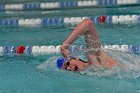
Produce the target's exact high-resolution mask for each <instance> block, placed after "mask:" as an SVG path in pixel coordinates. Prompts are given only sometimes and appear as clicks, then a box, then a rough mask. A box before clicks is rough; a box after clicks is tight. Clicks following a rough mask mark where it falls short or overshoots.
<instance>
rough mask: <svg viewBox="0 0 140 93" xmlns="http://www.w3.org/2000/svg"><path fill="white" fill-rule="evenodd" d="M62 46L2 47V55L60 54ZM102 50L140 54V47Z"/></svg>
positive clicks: (78, 47)
mask: <svg viewBox="0 0 140 93" xmlns="http://www.w3.org/2000/svg"><path fill="white" fill-rule="evenodd" d="M60 48H61V45H58V46H54V45H50V46H0V55H1V56H4V55H17V54H19V53H20V54H25V55H44V54H55V53H57V54H58V53H60ZM85 49H86V47H85V46H84V45H71V46H70V47H69V50H70V52H71V53H74V52H77V51H84V50H85ZM102 50H104V51H107V50H110V51H120V52H127V53H133V54H140V45H104V46H102Z"/></svg>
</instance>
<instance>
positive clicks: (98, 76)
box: [0, 0, 140, 93]
mask: <svg viewBox="0 0 140 93" xmlns="http://www.w3.org/2000/svg"><path fill="white" fill-rule="evenodd" d="M6 1H7V0H6ZM6 1H5V2H6ZM20 1H21V2H24V1H25V2H26V1H28V0H20ZM36 1H37V0H36ZM41 1H44V0H41ZM49 1H50V0H49ZM55 1H56V0H55ZM61 1H66V0H61ZM1 2H4V0H2V1H1ZM7 2H8V1H7ZM14 2H16V0H14ZM130 11H131V12H130ZM79 12H80V13H81V14H79ZM138 13H139V6H128V7H108V8H85V9H69V11H67V10H66V9H62V10H51V11H19V12H18V11H10V12H9V11H5V12H0V14H1V15H0V17H1V18H38V17H55V16H57V17H65V16H68V17H70V16H91V15H92V16H94V15H119V14H138ZM139 25H140V24H135V25H132V24H125V25H122V24H114V25H113V24H98V25H96V28H97V31H98V33H99V37H100V41H101V43H102V45H106V44H110V45H115V44H117V45H124V44H125V45H139V44H140V37H139V35H140V33H139V29H140V26H139ZM74 27H75V25H73V26H68V25H64V26H61V27H46V26H30V27H27V26H8V27H6V26H1V27H0V46H19V45H24V46H35V45H38V46H43V45H55V46H56V45H61V44H62V43H63V41H64V40H65V39H66V38H67V36H68V35H69V34H70V33H71V31H72V30H73V29H74ZM83 41H84V38H83V37H82V36H81V37H80V38H79V39H78V40H76V41H75V42H74V44H77V45H80V44H84V42H83ZM81 52H83V51H81ZM106 53H108V54H109V55H110V56H112V57H113V58H114V59H116V60H117V61H118V62H119V63H120V64H122V66H118V67H114V68H112V69H103V68H100V69H99V68H95V67H90V68H88V69H87V70H85V71H81V72H69V71H64V70H59V69H58V68H56V59H57V58H58V57H60V56H61V54H48V55H47V54H46V55H38V56H33V55H30V56H25V55H23V56H14V57H13V56H0V93H65V92H66V93H94V92H95V93H109V92H110V93H124V92H126V93H140V87H139V86H140V55H139V54H130V53H125V52H118V51H111V50H108V51H106ZM73 55H74V56H79V57H81V58H82V59H84V60H86V57H85V55H84V52H83V54H78V53H77V52H75V53H73Z"/></svg>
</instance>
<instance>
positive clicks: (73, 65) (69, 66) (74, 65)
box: [62, 58, 85, 71]
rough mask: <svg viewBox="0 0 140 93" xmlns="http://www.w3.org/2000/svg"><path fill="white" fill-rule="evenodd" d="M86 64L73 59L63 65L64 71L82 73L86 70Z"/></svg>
mask: <svg viewBox="0 0 140 93" xmlns="http://www.w3.org/2000/svg"><path fill="white" fill-rule="evenodd" d="M84 64H85V63H83V62H82V61H81V60H79V59H75V58H74V59H71V60H70V61H66V62H65V63H64V64H63V66H62V69H65V70H69V71H80V70H83V69H84V68H85V65H84Z"/></svg>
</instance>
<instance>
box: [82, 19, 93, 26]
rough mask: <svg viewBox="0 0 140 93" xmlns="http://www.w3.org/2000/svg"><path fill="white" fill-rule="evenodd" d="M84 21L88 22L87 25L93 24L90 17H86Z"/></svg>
mask: <svg viewBox="0 0 140 93" xmlns="http://www.w3.org/2000/svg"><path fill="white" fill-rule="evenodd" d="M83 23H84V24H86V25H93V22H92V20H90V19H89V18H85V19H84V20H83Z"/></svg>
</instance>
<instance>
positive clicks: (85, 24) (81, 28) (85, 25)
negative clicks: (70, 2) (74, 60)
mask: <svg viewBox="0 0 140 93" xmlns="http://www.w3.org/2000/svg"><path fill="white" fill-rule="evenodd" d="M91 26H93V22H92V21H91V20H90V19H88V18H86V19H84V20H83V21H82V22H81V23H79V24H78V25H77V27H76V28H75V29H74V30H73V31H72V33H71V34H70V35H69V37H68V38H67V39H66V40H65V41H64V42H63V44H62V46H61V53H62V55H63V56H64V57H66V58H67V59H68V60H70V51H69V50H68V47H69V45H70V44H71V43H72V42H73V41H75V40H76V39H77V38H78V37H79V36H80V35H82V34H83V33H85V32H86V30H87V29H89V28H91Z"/></svg>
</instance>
